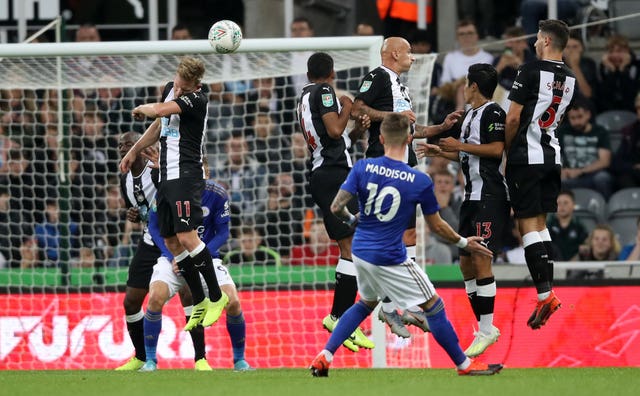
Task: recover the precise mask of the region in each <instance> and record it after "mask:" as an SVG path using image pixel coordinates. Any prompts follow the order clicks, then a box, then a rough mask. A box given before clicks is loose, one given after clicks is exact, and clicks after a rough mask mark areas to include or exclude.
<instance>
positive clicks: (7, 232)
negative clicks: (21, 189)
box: [0, 184, 32, 268]
mask: <svg viewBox="0 0 640 396" xmlns="http://www.w3.org/2000/svg"><path fill="white" fill-rule="evenodd" d="M14 204H15V202H14ZM31 228H32V227H31V225H30V224H28V223H23V222H22V221H21V218H20V211H19V210H18V209H17V208H16V207H12V205H11V195H10V189H9V187H7V186H6V185H5V184H0V268H6V267H8V268H18V267H20V246H21V245H22V240H23V239H24V238H26V237H28V236H30V235H31V233H32V230H31Z"/></svg>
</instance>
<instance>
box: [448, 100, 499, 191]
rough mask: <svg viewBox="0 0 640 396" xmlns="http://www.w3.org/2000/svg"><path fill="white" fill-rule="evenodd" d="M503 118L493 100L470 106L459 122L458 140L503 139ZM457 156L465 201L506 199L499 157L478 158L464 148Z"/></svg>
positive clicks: (466, 141) (475, 141)
mask: <svg viewBox="0 0 640 396" xmlns="http://www.w3.org/2000/svg"><path fill="white" fill-rule="evenodd" d="M505 119H506V114H505V112H504V110H502V108H501V107H500V106H499V105H498V104H496V103H494V102H487V103H485V104H483V105H482V106H480V107H478V108H475V109H471V110H469V111H468V112H467V114H466V115H465V117H464V119H463V121H462V126H461V133H460V141H461V142H463V143H468V144H489V143H492V142H504V124H505ZM459 157H460V167H461V168H462V173H463V174H464V179H465V184H464V190H465V195H464V199H465V201H482V200H506V199H507V185H506V182H505V180H504V174H503V173H502V171H501V169H500V165H501V163H502V158H488V157H479V156H477V155H473V154H469V153H466V152H463V151H461V152H460V154H459Z"/></svg>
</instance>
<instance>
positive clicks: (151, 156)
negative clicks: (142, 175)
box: [140, 146, 160, 169]
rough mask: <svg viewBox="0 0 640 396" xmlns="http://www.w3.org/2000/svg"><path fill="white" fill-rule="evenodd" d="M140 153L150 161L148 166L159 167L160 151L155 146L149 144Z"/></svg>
mask: <svg viewBox="0 0 640 396" xmlns="http://www.w3.org/2000/svg"><path fill="white" fill-rule="evenodd" d="M140 155H141V156H142V157H144V158H146V159H148V160H149V161H150V163H149V165H147V166H148V167H149V168H153V169H159V168H160V153H159V152H158V150H157V149H156V148H155V147H152V146H149V147H147V148H145V149H144V150H142V151H141V152H140Z"/></svg>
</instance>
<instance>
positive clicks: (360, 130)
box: [349, 114, 371, 142]
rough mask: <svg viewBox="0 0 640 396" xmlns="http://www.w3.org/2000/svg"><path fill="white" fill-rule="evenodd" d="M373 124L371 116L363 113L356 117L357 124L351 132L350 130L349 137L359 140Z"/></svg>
mask: <svg viewBox="0 0 640 396" xmlns="http://www.w3.org/2000/svg"><path fill="white" fill-rule="evenodd" d="M370 126H371V118H369V116H368V115H366V114H361V115H359V116H358V117H357V118H356V122H355V125H354V127H353V129H352V130H351V132H349V139H351V141H352V142H353V141H355V140H358V139H360V138H361V137H362V135H363V134H364V133H365V132H366V131H367V129H369V127H370Z"/></svg>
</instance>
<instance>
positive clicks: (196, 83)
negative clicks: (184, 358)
mask: <svg viewBox="0 0 640 396" xmlns="http://www.w3.org/2000/svg"><path fill="white" fill-rule="evenodd" d="M203 76H204V63H203V62H202V61H201V60H199V59H196V58H192V57H184V58H182V60H181V61H180V64H179V65H178V68H177V70H176V75H175V77H174V80H173V82H172V83H169V84H167V85H166V87H165V89H164V92H163V94H162V102H160V103H150V104H146V105H142V106H138V107H136V108H135V109H133V116H134V117H135V118H136V119H138V120H140V119H144V118H145V117H149V118H155V121H154V122H153V123H152V124H151V126H150V127H149V128H147V130H146V131H145V133H144V135H143V136H142V138H140V140H138V141H137V142H136V144H135V145H134V146H133V147H132V148H131V149H130V150H129V152H128V153H127V155H126V156H125V157H124V158H123V159H122V161H121V163H120V170H121V171H122V172H127V171H128V170H129V167H130V166H131V164H132V163H133V161H134V160H135V159H136V157H137V155H139V154H140V153H141V152H142V150H143V149H145V148H146V147H149V146H150V145H152V144H154V143H155V142H156V141H158V140H160V185H159V187H158V195H157V204H158V217H159V222H160V233H161V235H162V236H163V238H164V239H165V244H166V245H167V248H168V249H169V250H170V251H171V253H172V254H173V256H174V257H175V260H176V262H177V264H178V266H179V267H180V269H181V270H182V271H183V274H184V278H185V280H186V281H187V284H188V285H189V288H190V289H191V294H192V296H193V302H194V307H193V311H192V314H191V318H190V319H189V321H188V322H187V325H186V326H185V328H184V329H185V331H189V330H191V329H192V328H194V327H195V326H197V325H198V324H199V323H202V325H203V326H205V327H206V326H210V325H212V324H213V323H215V322H216V321H217V320H218V318H219V317H220V315H221V314H222V310H223V309H224V307H225V306H226V305H227V303H228V301H229V297H228V296H227V295H226V294H224V293H223V292H222V291H221V290H220V287H219V286H218V282H217V278H216V274H215V271H214V268H213V261H212V259H211V255H210V254H209V252H208V251H207V247H206V245H205V244H204V243H203V242H202V241H201V240H200V238H198V233H197V231H196V229H197V228H198V226H200V225H201V224H202V207H201V203H200V199H201V196H202V190H203V189H204V185H205V181H204V169H203V167H202V147H203V144H204V134H205V128H206V124H207V97H206V95H204V94H203V93H202V91H201V90H200V88H201V83H200V81H201V80H202V77H203ZM199 273H200V274H202V276H203V277H204V279H205V281H206V283H207V286H208V288H209V298H205V296H204V291H203V288H202V284H201V283H200V276H199Z"/></svg>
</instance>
